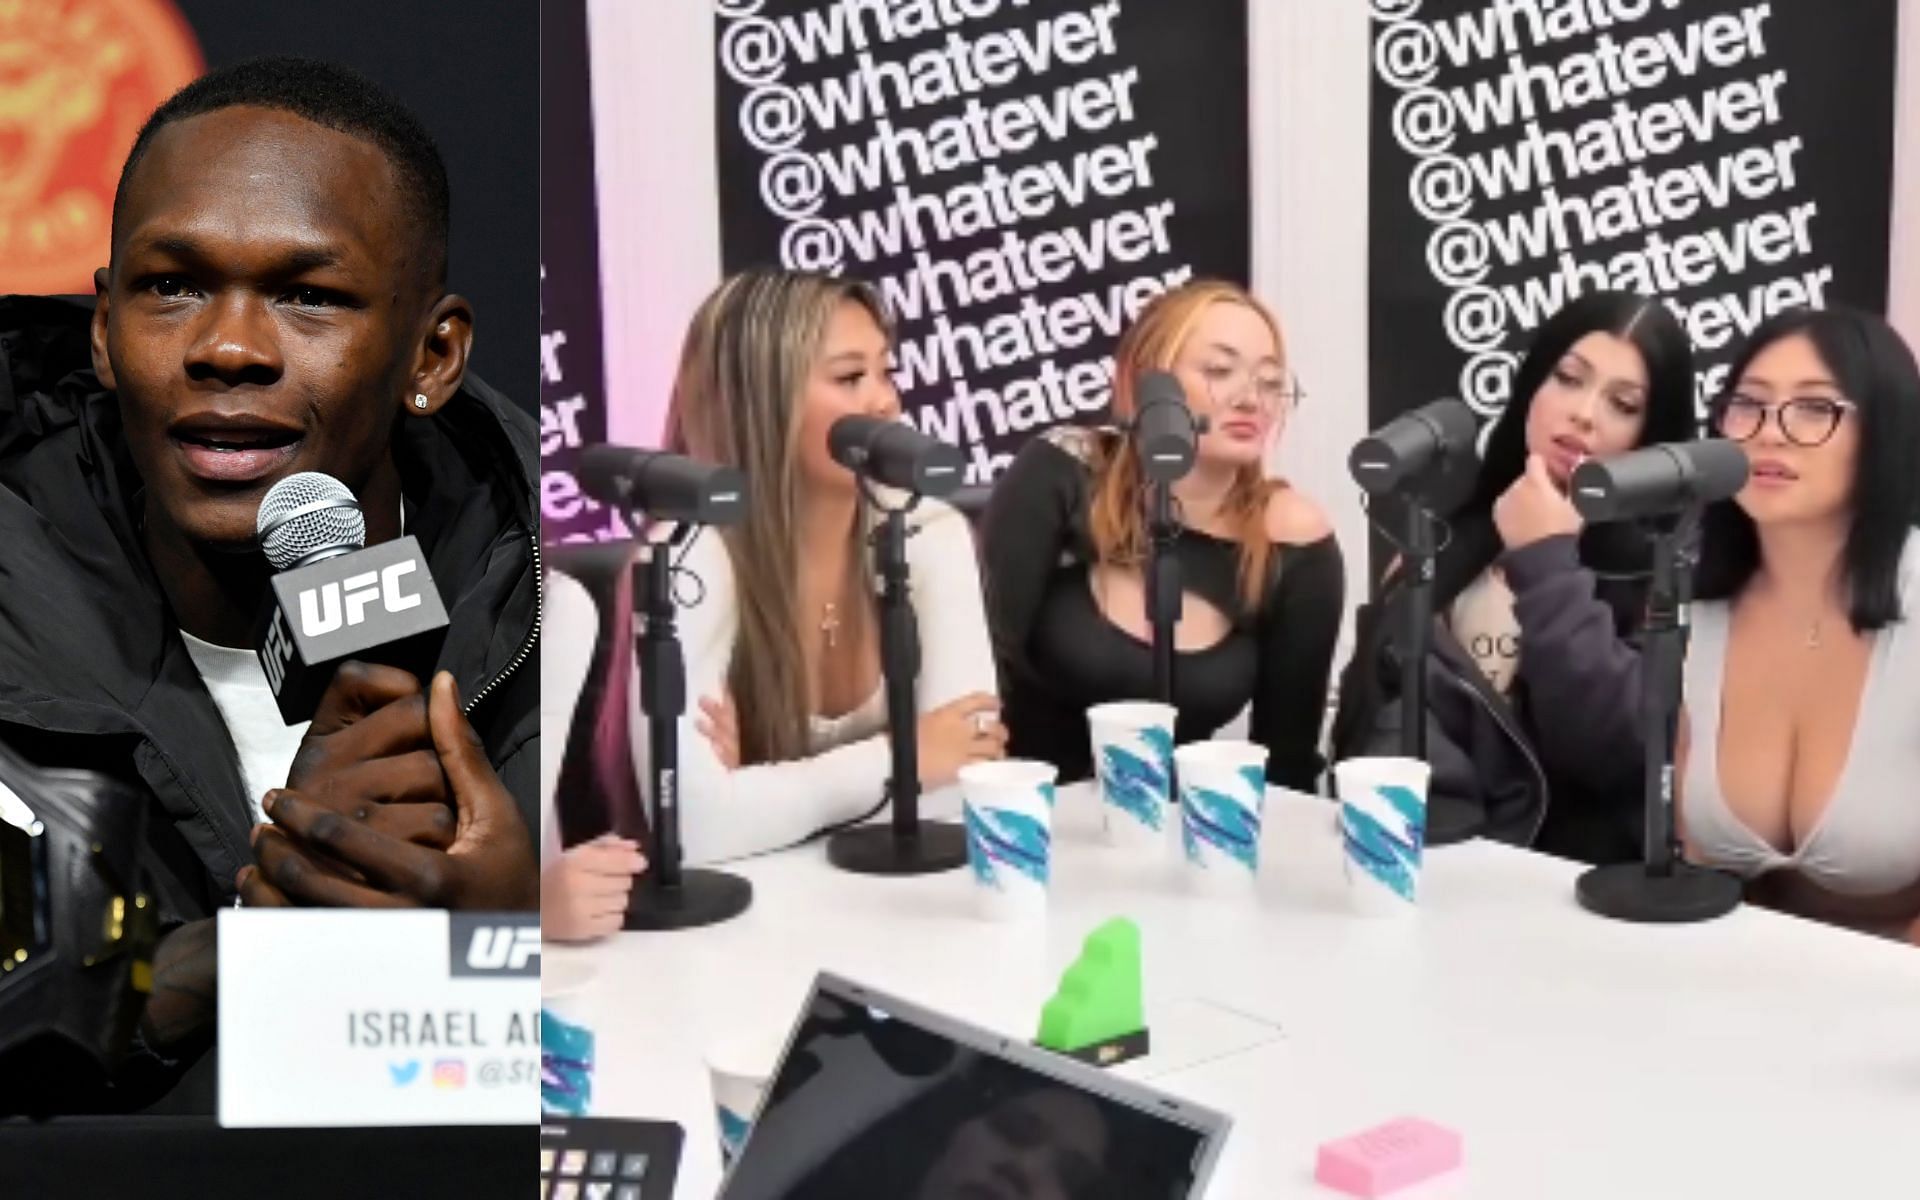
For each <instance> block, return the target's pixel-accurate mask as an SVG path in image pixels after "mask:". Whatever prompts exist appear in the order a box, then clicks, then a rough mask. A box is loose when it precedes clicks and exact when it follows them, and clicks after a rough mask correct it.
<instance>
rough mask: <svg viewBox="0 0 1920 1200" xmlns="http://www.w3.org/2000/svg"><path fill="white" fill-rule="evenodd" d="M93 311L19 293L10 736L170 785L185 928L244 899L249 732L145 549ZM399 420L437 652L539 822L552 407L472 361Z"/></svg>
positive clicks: (4, 586) (10, 426)
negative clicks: (435, 616)
mask: <svg viewBox="0 0 1920 1200" xmlns="http://www.w3.org/2000/svg"><path fill="white" fill-rule="evenodd" d="M91 315H92V304H91V301H90V300H74V299H66V298H56V297H34V296H13V297H0V740H4V741H6V742H7V743H8V744H9V745H12V746H14V747H15V748H16V749H17V750H19V751H20V752H22V753H24V754H26V755H27V756H28V757H30V758H33V759H35V760H38V761H40V762H41V763H43V764H47V765H64V766H83V767H88V768H91V769H93V770H98V771H105V772H108V773H110V774H114V775H118V776H121V777H124V778H126V779H128V780H131V781H134V782H136V783H138V784H139V785H141V786H142V787H143V790H145V791H146V792H147V793H148V794H150V795H151V796H152V797H153V803H154V804H155V805H157V806H158V808H159V810H160V812H159V813H158V814H155V815H156V817H157V818H158V819H156V820H153V821H151V822H150V824H151V826H152V828H153V830H154V833H153V835H152V837H153V845H152V851H153V854H152V856H151V857H152V858H153V860H154V862H155V864H156V874H157V878H156V881H155V883H156V887H157V890H158V892H159V895H160V900H161V910H160V911H161V918H162V925H163V928H165V927H170V926H172V925H176V924H179V923H181V922H185V921H190V920H194V919H197V918H200V917H205V916H209V915H211V914H212V913H213V912H214V910H215V909H216V908H218V907H220V906H221V905H223V904H226V903H230V902H231V901H232V899H233V895H234V888H233V877H234V875H235V874H236V873H237V872H238V871H239V870H240V868H241V867H242V866H244V865H246V864H247V863H248V862H250V861H252V855H251V852H250V851H249V849H248V844H247V835H248V830H249V828H250V826H251V823H252V818H251V816H250V811H251V810H250V807H249V798H248V796H247V795H246V794H245V792H244V790H243V786H242V783H241V776H240V767H239V758H238V755H237V753H236V752H235V750H234V747H233V741H232V738H231V737H230V736H229V735H228V733H227V728H226V725H225V723H224V722H223V721H222V719H221V716H220V712H219V710H218V709H217V708H216V707H215V706H214V703H213V697H212V696H211V695H210V694H209V693H208V692H207V689H206V687H205V685H204V684H203V683H202V682H201V679H200V675H199V673H198V671H196V670H195V668H194V665H193V660H192V659H191V658H189V657H188V654H187V648H186V644H185V643H184V642H183V641H182V640H181V636H180V633H179V623H178V621H177V620H176V619H175V617H174V616H173V614H172V613H171V612H170V611H169V610H168V605H167V600H166V597H165V595H164V593H163V592H162V590H161V588H160V584H159V581H158V580H157V579H156V578H155V576H154V574H153V570H152V568H151V567H150V566H149V565H148V563H147V560H146V556H145V554H144V553H143V551H142V549H141V547H140V542H139V538H138V536H137V534H136V531H135V524H134V514H135V513H136V512H137V511H138V498H139V492H140V480H139V478H138V476H137V475H136V474H135V473H134V470H133V465H132V463H131V461H130V459H129V458H128V456H127V453H126V447H125V443H124V440H123V438H122V436H121V426H120V413H119V407H118V404H117V403H116V401H115V399H114V397H113V396H112V395H111V394H110V393H108V392H106V391H105V390H104V389H102V388H101V386H100V384H99V381H98V380H97V379H96V378H95V377H94V374H93V367H92V359H91V355H90V352H89V349H88V340H87V328H88V322H89V320H90V318H91ZM394 437H395V453H396V457H397V458H398V461H399V466H400V472H401V481H402V483H401V486H402V491H403V493H404V496H405V513H406V528H407V532H408V533H410V534H412V535H414V536H416V537H417V538H418V539H419V541H420V545H421V548H422V549H423V550H424V552H425V553H426V555H427V559H428V566H429V568H430V569H431V571H432V572H433V578H434V582H435V584H436V585H438V587H439V589H440V594H441V598H442V599H443V600H444V601H445V602H446V606H447V613H448V616H449V627H448V630H447V637H446V643H445V647H444V649H443V651H442V653H441V657H440V664H439V665H440V666H441V667H442V668H444V669H446V670H449V671H451V672H453V675H454V678H455V679H456V680H457V681H458V682H459V685H460V694H461V695H462V697H464V698H465V702H466V704H467V706H468V713H469V717H470V719H471V720H472V722H473V724H474V727H475V729H476V730H477V731H478V732H479V734H480V736H481V738H482V740H483V741H484V742H485V744H486V747H487V752H488V757H489V758H490V759H491V760H492V762H493V765H494V768H495V769H496V770H497V771H498V772H499V773H500V776H501V779H502V780H503V782H504V783H505V784H506V786H507V788H508V789H509V790H510V791H511V792H512V793H513V795H514V798H515V799H516V800H517V801H518V802H519V805H520V809H521V812H522V814H523V816H524V817H525V818H526V820H527V827H528V828H529V829H531V830H537V829H538V828H539V824H538V813H539V774H540V772H539V758H540V754H539V735H540V729H539V723H540V716H539V709H540V706H539V699H540V670H539V660H538V658H537V656H536V654H535V651H536V648H537V644H538V638H539V627H540V619H539V618H540V599H539V550H538V545H537V541H536V538H537V533H536V530H537V528H538V526H537V523H536V520H535V516H534V511H535V510H534V501H533V496H534V486H533V480H534V478H535V469H536V468H535V464H536V461H537V452H536V446H537V439H536V431H535V428H534V424H533V420H532V418H531V417H529V416H528V415H527V414H525V413H524V412H521V411H520V410H519V409H518V408H516V407H515V406H514V405H513V404H512V403H511V402H510V401H508V400H507V399H506V398H505V397H504V396H502V395H500V394H499V393H498V392H495V391H494V390H493V389H491V388H489V387H487V386H486V385H485V384H483V383H480V382H479V381H478V380H475V379H473V378H471V377H469V378H468V380H467V381H466V383H465V385H464V386H463V387H462V389H461V391H460V393H459V394H458V395H457V396H456V397H455V399H454V400H453V402H452V403H450V404H448V405H446V406H445V407H444V408H442V409H441V411H440V412H439V413H438V414H436V415H435V416H434V417H433V418H432V419H430V420H412V419H402V420H398V421H397V422H396V425H395V433H394Z"/></svg>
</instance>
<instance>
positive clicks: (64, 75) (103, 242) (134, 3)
mask: <svg viewBox="0 0 1920 1200" xmlns="http://www.w3.org/2000/svg"><path fill="white" fill-rule="evenodd" d="M203 69H204V68H203V66H202V62H201V58H200V47H199V45H198V44H197V43H196V42H195V41H194V37H193V30H192V28H191V27H190V26H188V24H187V22H186V19H185V18H184V17H182V16H181V15H180V12H179V10H178V9H176V8H175V7H174V6H173V4H172V0H0V292H91V291H92V290H93V270H94V268H95V267H104V266H106V265H107V227H108V222H109V220H110V219H111V217H112V215H113V189H114V185H115V184H117V183H118V182H119V181H120V166H121V164H122V163H123V162H125V161H126V157H127V151H128V150H130V149H132V148H133V139H134V136H135V135H136V134H138V133H139V132H140V126H141V125H142V124H144V123H145V122H146V119H147V117H148V116H149V115H151V114H152V112H153V110H154V109H156V108H158V107H159V106H160V104H161V102H162V101H164V100H165V99H166V98H167V97H168V96H171V95H173V93H175V92H177V91H179V90H180V88H181V87H182V86H184V85H185V84H187V83H189V82H191V81H192V80H193V79H195V78H197V77H198V76H199V75H200V73H201V71H202V70H203Z"/></svg>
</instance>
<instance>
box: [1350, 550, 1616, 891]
mask: <svg viewBox="0 0 1920 1200" xmlns="http://www.w3.org/2000/svg"><path fill="white" fill-rule="evenodd" d="M1649 561H1650V560H1649V558H1648V557H1647V553H1646V547H1645V543H1644V541H1643V540H1642V539H1641V537H1640V535H1639V533H1638V532H1637V531H1635V530H1633V529H1631V528H1628V527H1624V526H1599V527H1593V528H1589V529H1588V530H1587V531H1586V533H1585V534H1584V535H1582V536H1581V537H1580V538H1578V539H1576V538H1574V537H1571V536H1563V537H1554V538H1547V539H1545V540H1543V541H1540V542H1536V543H1534V544H1533V545H1531V546H1525V547H1522V548H1521V549H1519V550H1516V551H1508V552H1503V551H1502V548H1501V545H1500V539H1499V535H1498V533H1497V532H1495V530H1494V528H1493V523H1492V521H1491V519H1490V518H1489V517H1487V516H1486V515H1484V514H1482V515H1479V516H1478V517H1464V518H1461V519H1458V520H1456V522H1455V523H1454V525H1453V529H1452V533H1451V537H1450V539H1449V541H1448V543H1447V546H1446V548H1445V549H1444V550H1443V551H1442V553H1441V555H1440V556H1439V560H1438V562H1437V563H1436V570H1435V579H1434V589H1433V594H1434V607H1435V611H1436V612H1440V613H1444V612H1445V611H1446V610H1447V609H1448V608H1449V607H1450V606H1451V605H1452V603H1453V600H1454V598H1455V597H1457V596H1458V595H1459V594H1460V592H1461V591H1462V590H1464V589H1465V588H1466V587H1467V585H1468V584H1470V583H1472V582H1473V580H1474V579H1475V578H1477V577H1478V576H1479V575H1480V573H1481V572H1483V571H1484V570H1486V569H1487V567H1488V566H1490V565H1493V564H1495V563H1498V564H1499V566H1500V568H1501V570H1502V571H1503V572H1504V573H1505V576H1506V581H1507V585H1508V587H1509V588H1511V589H1512V591H1513V594H1514V616H1515V618H1516V620H1517V621H1518V623H1519V626H1520V660H1519V664H1518V671H1517V673H1516V676H1515V678H1514V682H1513V685H1512V687H1511V688H1510V689H1509V692H1508V694H1507V695H1506V696H1504V697H1503V696H1501V695H1500V694H1499V693H1498V692H1496V691H1495V690H1494V689H1493V688H1492V686H1490V685H1489V684H1488V682H1487V680H1486V677H1485V675H1483V674H1482V673H1481V671H1480V668H1479V666H1478V665H1477V664H1476V663H1475V662H1474V661H1473V659H1472V657H1471V656H1470V655H1469V654H1468V653H1467V651H1466V649H1465V647H1463V646H1461V645H1460V643H1459V641H1458V640H1457V639H1455V638H1454V637H1453V635H1452V633H1451V632H1450V631H1449V630H1448V628H1447V625H1446V622H1445V621H1443V620H1441V619H1440V618H1438V617H1436V618H1435V619H1434V623H1433V637H1432V645H1431V649H1430V651H1429V652H1428V655H1427V665H1426V670H1427V759H1428V762H1429V763H1430V764H1431V765H1432V767H1433V776H1432V779H1431V781H1430V783H1429V785H1428V838H1429V840H1430V841H1432V842H1434V843H1436V844H1444V843H1446V842H1452V841H1460V840H1463V839H1465V838H1469V837H1487V838H1491V839H1493V840H1496V841H1501V842H1507V843H1510V844H1513V845H1519V846H1530V847H1532V848H1534V849H1537V850H1542V851H1545V852H1547V853H1549V854H1557V855H1561V856H1563V857H1566V858H1573V859H1578V860H1580V861H1583V862H1621V861H1627V860H1631V859H1634V858H1637V857H1639V855H1640V852H1641V851H1640V847H1641V842H1642V840H1643V838H1642V814H1643V811H1644V810H1643V807H1642V804H1641V793H1640V787H1641V784H1640V772H1641V743H1642V738H1641V736H1640V724H1639V720H1640V718H1639V713H1640V708H1641V705H1640V663H1639V650H1638V646H1637V641H1636V638H1637V632H1638V629H1639V626H1640V623H1641V618H1642V615H1643V612H1644V609H1645V606H1646V595H1647V579H1648V577H1647V564H1648V563H1649ZM1403 595H1404V592H1403V590H1402V589H1400V588H1398V587H1393V586H1390V587H1389V588H1388V589H1387V591H1386V592H1385V593H1384V594H1383V595H1382V596H1381V598H1380V599H1379V600H1378V601H1376V602H1375V603H1373V604H1371V605H1366V606H1363V607H1362V608H1361V610H1360V613H1359V618H1358V622H1357V639H1356V649H1355V653H1354V657H1353V660H1352V662H1350V663H1349V664H1348V666H1347V669H1346V671H1345V672H1344V674H1343V675H1342V678H1341V682H1340V707H1339V711H1338V713H1337V714H1336V716H1335V718H1334V727H1333V745H1334V752H1335V753H1334V757H1335V758H1336V759H1338V758H1347V757H1351V756H1354V755H1361V754H1397V753H1399V746H1400V704H1399V697H1400V656H1399V654H1398V653H1397V651H1396V648H1395V642H1396V641H1397V640H1398V637H1399V631H1400V629H1401V627H1402V625H1403V621H1402V619H1401V617H1400V615H1399V614H1400V611H1401V608H1400V598H1401V597H1402V596H1403Z"/></svg>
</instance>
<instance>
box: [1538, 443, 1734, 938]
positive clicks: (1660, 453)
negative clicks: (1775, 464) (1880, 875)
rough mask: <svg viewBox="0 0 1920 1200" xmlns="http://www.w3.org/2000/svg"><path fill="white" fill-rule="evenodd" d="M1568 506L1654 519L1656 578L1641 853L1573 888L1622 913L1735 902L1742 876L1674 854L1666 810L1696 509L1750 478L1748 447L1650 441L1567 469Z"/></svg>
mask: <svg viewBox="0 0 1920 1200" xmlns="http://www.w3.org/2000/svg"><path fill="white" fill-rule="evenodd" d="M1571 483H1572V499H1573V506H1574V507H1575V508H1576V509H1578V510H1579V511H1580V515H1581V516H1582V517H1584V518H1585V519H1586V520H1588V521H1591V522H1593V523H1595V524H1602V523H1605V522H1609V521H1628V520H1641V521H1645V522H1647V523H1648V524H1650V525H1651V526H1652V527H1653V531H1654V556H1653V585H1652V587H1651V588H1650V589H1649V591H1648V593H1647V616H1646V620H1645V622H1644V623H1643V625H1642V626H1641V629H1642V634H1643V636H1642V639H1641V648H1640V688H1641V701H1640V721H1641V737H1642V739H1643V745H1642V754H1643V756H1644V757H1643V760H1642V767H1641V792H1642V799H1643V802H1644V805H1645V810H1646V856H1645V861H1644V862H1638V863H1615V864H1613V865H1610V866H1604V867H1594V868H1592V869H1591V870H1589V871H1587V872H1585V873H1584V874H1582V875H1581V876H1580V878H1579V880H1578V881H1576V883H1575V886H1574V895H1575V896H1576V897H1577V898H1578V899H1579V901H1580V904H1581V906H1582V907H1584V908H1586V909H1587V910H1588V911H1589V912H1595V913H1598V914H1600V915H1601V916H1603V917H1612V918H1614V919H1615V920H1620V921H1636V922H1643V923H1651V922H1657V923H1662V924H1672V923H1680V922H1688V921H1709V920H1712V919H1713V918H1715V917H1719V916H1724V915H1725V914H1727V913H1729V912H1732V911H1733V910H1734V909H1735V908H1736V907H1738V906H1739V904H1740V897H1741V891H1742V889H1741V885H1740V881H1739V880H1738V879H1737V878H1735V877H1734V876H1732V875H1729V874H1727V873H1726V872H1724V871H1714V870H1709V869H1707V868H1705V867H1699V866H1695V865H1694V864H1692V863H1689V862H1687V861H1685V860H1684V859H1682V858H1681V857H1680V852H1679V845H1678V838H1677V836H1676V833H1675V830H1676V824H1675V822H1674V818H1673V745H1674V735H1675V728H1676V726H1677V724H1678V721H1679V715H1680V698H1681V697H1680V693H1681V688H1682V686H1683V683H1684V678H1683V675H1684V668H1685V665H1686V659H1687V631H1688V624H1687V609H1688V605H1689V604H1690V603H1691V602H1692V600H1693V566H1694V563H1695V562H1696V561H1697V560H1698V556H1699V540H1700V517H1701V513H1702V511H1703V510H1704V508H1705V506H1706V505H1708V504H1712V503H1714V502H1715V501H1718V500H1724V499H1726V498H1727V497H1729V496H1732V495H1733V494H1734V493H1735V492H1738V491H1739V490H1740V489H1741V488H1743V487H1745V486H1746V483H1747V456H1746V453H1745V452H1744V451H1743V450H1741V448H1740V447H1739V445H1738V444H1736V443H1734V442H1727V441H1718V440H1710V441H1701V442H1683V443H1677V444H1667V445H1657V446H1647V447H1645V448H1643V449H1640V450H1635V451H1633V452H1632V453H1630V454H1623V455H1620V456H1619V457H1617V458H1612V459H1608V460H1607V461H1604V462H1602V461H1598V460H1595V459H1588V460H1587V461H1586V462H1584V463H1581V464H1580V465H1579V466H1578V467H1576V468H1574V472H1573V479H1572V481H1571Z"/></svg>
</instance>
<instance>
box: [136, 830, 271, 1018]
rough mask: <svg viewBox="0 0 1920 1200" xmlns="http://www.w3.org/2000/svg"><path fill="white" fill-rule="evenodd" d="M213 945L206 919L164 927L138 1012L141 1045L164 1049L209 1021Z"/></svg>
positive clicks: (214, 970)
mask: <svg viewBox="0 0 1920 1200" xmlns="http://www.w3.org/2000/svg"><path fill="white" fill-rule="evenodd" d="M248 869H249V870H251V869H252V868H248ZM215 948H216V943H215V940H214V923H213V920H212V919H211V918H209V919H207V920H204V921H190V922H188V923H187V924H185V925H182V926H180V927H178V928H177V929H172V930H169V931H168V932H167V934H166V936H165V937H162V938H161V939H160V944H159V945H158V946H156V947H154V951H153V990H152V991H151V992H150V993H148V995H147V1003H146V1007H145V1009H143V1010H142V1012H141V1014H140V1036H141V1037H142V1038H143V1039H144V1040H145V1041H146V1043H147V1045H149V1046H152V1047H153V1048H154V1049H156V1050H160V1051H162V1052H165V1051H167V1050H171V1049H172V1048H173V1047H175V1046H178V1045H180V1044H181V1043H183V1042H185V1041H187V1040H188V1039H190V1038H192V1037H194V1036H195V1035H196V1034H199V1033H202V1032H204V1031H207V1030H208V1029H209V1027H210V1026H211V1025H212V1024H213V1017H214V986H215V983H216V981H217V980H218V978H219V973H218V970H217V967H216V963H215V957H214V951H215Z"/></svg>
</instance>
